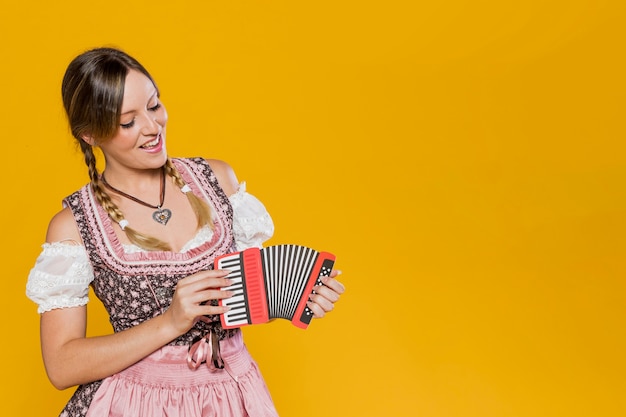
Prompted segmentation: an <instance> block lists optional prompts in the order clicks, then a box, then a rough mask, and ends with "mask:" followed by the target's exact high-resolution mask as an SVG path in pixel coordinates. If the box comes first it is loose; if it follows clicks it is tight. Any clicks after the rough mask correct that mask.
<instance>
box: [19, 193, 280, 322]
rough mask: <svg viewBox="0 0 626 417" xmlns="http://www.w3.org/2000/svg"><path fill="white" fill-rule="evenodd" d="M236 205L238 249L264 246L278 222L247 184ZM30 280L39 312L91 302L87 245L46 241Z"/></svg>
mask: <svg viewBox="0 0 626 417" xmlns="http://www.w3.org/2000/svg"><path fill="white" fill-rule="evenodd" d="M229 200H230V203H231V205H232V207H233V232H234V238H235V244H236V246H237V250H244V249H246V248H251V247H259V248H260V247H262V245H263V242H265V241H266V240H268V239H269V238H270V237H272V235H273V234H274V223H273V222H272V218H271V217H270V215H269V213H268V212H267V210H266V208H265V206H264V205H263V203H261V202H260V201H259V200H258V199H257V198H256V197H254V196H253V195H252V194H249V193H248V192H246V184H245V182H244V183H241V184H240V186H239V190H238V191H237V192H236V193H235V194H233V195H231V196H230V198H229ZM212 235H213V231H212V230H211V228H210V227H209V226H205V227H203V228H201V229H200V230H199V231H198V233H197V234H196V235H195V236H194V237H193V238H192V239H191V240H190V241H189V242H187V244H186V245H185V246H184V247H183V249H182V250H181V252H187V251H189V250H190V249H193V248H196V247H198V246H200V245H202V244H203V243H205V242H207V241H208V240H210V239H211V237H212ZM42 248H43V249H42V252H41V254H40V255H39V257H38V258H37V261H36V262H35V266H34V267H33V269H31V271H30V274H29V275H28V282H27V283H26V296H27V297H28V298H30V299H31V300H32V301H34V302H35V303H37V305H38V308H37V312H38V313H44V312H46V311H50V310H54V309H57V308H66V307H78V306H83V305H85V304H87V302H88V301H89V297H88V295H89V284H90V283H91V281H93V270H92V269H91V264H90V263H89V258H88V256H87V251H86V250H85V248H84V246H82V245H76V244H72V243H64V242H55V243H44V244H43V246H42ZM124 251H125V252H127V253H132V252H138V251H143V249H141V248H140V247H138V246H135V245H124Z"/></svg>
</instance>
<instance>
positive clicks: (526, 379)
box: [0, 0, 626, 417]
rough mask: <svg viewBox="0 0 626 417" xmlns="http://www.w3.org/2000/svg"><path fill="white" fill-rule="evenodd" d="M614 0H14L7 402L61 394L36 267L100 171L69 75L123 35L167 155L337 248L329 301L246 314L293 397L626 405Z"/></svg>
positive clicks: (445, 416)
mask: <svg viewBox="0 0 626 417" xmlns="http://www.w3.org/2000/svg"><path fill="white" fill-rule="evenodd" d="M7 3H11V5H8V4H7ZM625 4H626V3H624V2H623V1H622V0H526V1H514V2H511V1H501V0H479V1H476V0H473V1H469V0H442V1H417V0H415V1H409V0H405V1H399V0H388V1H379V2H373V1H363V0H362V1H352V0H348V1H328V0H318V1H314V2H313V1H305V2H302V1H285V0H280V1H270V0H267V1H257V0H249V1H241V0H230V1H215V0H209V1H199V0H198V1H179V2H159V1H124V2H121V1H109V2H105V3H102V2H85V1H76V0H68V1H64V2H62V3H59V2H43V1H42V2H8V1H5V2H3V3H2V5H0V35H1V38H2V42H0V59H1V65H0V117H1V120H2V123H1V124H0V127H1V130H0V137H1V150H2V154H3V159H2V166H3V169H2V176H1V177H0V181H1V182H2V183H1V188H0V190H1V192H2V195H3V197H2V204H0V224H1V227H2V229H1V230H2V231H3V238H2V241H1V245H2V248H1V249H0V253H1V254H2V255H1V256H2V265H3V271H4V272H3V274H2V280H3V282H4V284H3V285H2V300H1V301H0V317H1V319H2V323H3V324H2V333H3V342H2V343H1V344H0V353H1V355H0V357H2V378H1V384H2V385H1V390H0V395H1V396H2V401H1V402H0V403H1V404H2V412H1V414H3V415H7V416H21V415H33V416H34V415H37V416H54V415H57V413H58V411H59V410H60V408H61V407H62V405H63V404H64V403H65V401H66V400H67V398H68V397H69V395H70V394H71V391H70V390H68V391H64V392H58V391H56V390H55V389H54V388H53V387H52V386H51V385H50V384H49V382H48V381H47V379H46V377H45V374H44V371H43V367H42V363H41V359H40V353H39V346H38V343H39V342H38V340H39V339H38V316H37V314H36V312H35V306H34V305H33V304H32V303H31V302H30V301H28V300H27V299H26V298H25V296H24V286H25V281H26V276H27V274H28V271H29V269H30V267H31V266H32V264H33V262H34V260H35V257H36V256H37V254H38V252H39V245H40V243H42V241H43V238H44V232H45V228H46V225H47V222H48V220H49V218H50V217H51V216H52V214H53V213H54V212H56V210H58V209H59V207H60V200H61V198H62V197H63V196H65V195H67V194H69V193H70V192H72V191H74V190H75V189H76V188H78V187H79V186H81V185H82V184H83V183H85V182H86V180H87V175H86V170H85V168H84V166H83V164H82V161H81V157H80V155H79V154H78V153H77V152H76V151H75V150H74V146H73V143H72V141H71V138H70V137H69V135H68V133H67V127H66V122H65V120H64V115H63V112H62V107H61V103H60V94H59V89H60V88H59V86H60V81H61V77H62V74H63V71H64V69H65V66H66V65H67V63H68V62H69V60H70V59H71V58H73V57H74V56H75V55H76V54H77V53H79V52H82V51H83V50H84V49H87V48H90V47H93V46H100V45H115V46H119V47H122V48H124V49H126V50H127V51H128V52H130V53H131V54H133V55H135V56H136V57H137V58H139V59H140V61H142V62H143V63H144V64H145V65H146V66H147V67H148V68H149V69H150V70H151V72H152V73H153V75H154V76H155V78H156V80H157V81H158V83H159V85H160V87H161V90H162V93H163V94H162V99H163V101H164V103H165V104H166V105H167V108H168V111H169V114H170V123H169V126H168V140H169V143H168V146H169V150H170V153H171V154H172V155H174V156H196V155H202V156H206V157H216V158H222V159H225V160H227V161H229V162H230V163H231V165H233V167H234V168H235V170H236V172H237V173H238V176H239V178H240V179H241V180H246V181H247V182H248V189H249V190H250V191H251V192H253V193H254V194H256V195H257V196H258V197H260V198H261V199H262V200H263V201H264V202H265V203H266V205H267V207H268V208H269V210H270V211H271V213H272V214H273V217H274V220H275V223H276V226H277V229H276V235H275V237H274V238H273V239H272V240H271V241H270V243H301V244H306V245H310V246H313V247H316V248H318V249H323V250H329V251H332V252H335V253H336V254H337V256H338V264H337V265H338V267H339V268H341V269H343V271H344V275H343V278H342V279H343V281H344V282H345V284H346V286H347V288H348V292H347V293H346V295H345V297H344V299H343V300H342V301H341V302H340V303H339V304H338V305H337V309H336V311H334V312H333V313H332V314H330V316H329V317H328V319H324V320H322V321H317V322H314V323H313V325H312V326H311V327H310V328H309V330H307V331H305V332H303V331H301V330H299V329H296V328H295V327H292V326H291V325H289V324H288V323H286V322H285V323H283V322H279V323H273V324H270V325H265V326H258V327H254V328H248V329H246V331H245V334H246V337H247V343H248V346H249V348H250V350H251V351H252V352H253V354H254V356H255V357H256V358H257V360H258V362H259V363H260V366H261V369H262V371H263V372H264V375H265V377H266V379H267V383H268V385H269V387H270V389H271V391H272V393H273V396H274V399H275V402H276V405H277V407H278V409H279V411H280V412H281V413H282V415H283V416H299V417H307V416H316V417H317V416H329V417H335V416H336V417H343V416H380V417H386V416H396V417H403V416H427V417H474V416H476V417H491V416H493V417H503V416H506V417H522V416H524V417H526V416H528V417H530V416H532V417H537V416H545V417H555V416H568V417H573V416H584V417H590V416H603V417H604V416H623V415H626V395H624V393H625V392H626V359H625V358H624V356H625V354H624V352H626V337H625V327H626V326H625V325H626V320H625V301H626V295H625V294H626V284H625V279H624V272H625V270H626V268H625V261H624V259H625V257H624V252H625V251H626V238H625V236H626V220H625V218H626V217H625V212H626V152H625V151H626V149H625V148H626V147H625V146H624V125H625V124H624V120H625V118H624V115H623V113H624V106H625V103H626V85H625V82H624V79H625V76H626V71H625V70H626V65H625V62H626V60H625V59H624V56H625V52H624V45H625V41H626V29H624V27H625V25H624V21H625V18H626V6H625ZM108 329H109V326H108V323H107V321H106V317H105V316H104V315H103V313H102V310H101V308H100V307H99V306H98V305H97V303H96V302H94V303H92V305H91V306H90V333H91V334H98V333H100V332H106V331H108Z"/></svg>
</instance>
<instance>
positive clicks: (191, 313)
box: [40, 209, 230, 389]
mask: <svg viewBox="0 0 626 417" xmlns="http://www.w3.org/2000/svg"><path fill="white" fill-rule="evenodd" d="M46 241H47V242H61V241H74V242H76V243H77V244H78V242H80V235H79V233H78V229H77V227H76V223H75V222H74V218H73V216H72V213H71V212H70V211H69V209H64V210H63V211H61V212H60V213H59V214H57V215H56V216H55V217H54V218H53V219H52V221H51V222H50V226H49V228H48V234H47V237H46ZM226 275H227V273H226V272H224V271H202V272H199V273H197V274H194V275H191V276H189V277H186V278H184V279H182V280H180V281H179V282H178V284H177V286H176V291H175V292H174V297H173V300H172V304H171V305H170V308H169V309H168V310H167V311H165V313H164V314H162V315H159V316H157V317H154V318H152V319H150V320H147V321H145V322H143V323H141V324H139V325H137V326H135V327H133V328H130V329H128V330H125V331H122V332H118V333H114V334H110V335H106V336H98V337H89V338H88V337H86V326H87V308H86V307H85V306H82V307H72V308H61V309H55V310H52V311H48V312H45V313H43V314H42V316H41V322H40V323H41V347H42V355H43V360H44V364H45V367H46V371H47V373H48V377H49V379H50V381H51V382H52V384H53V385H54V386H55V387H56V388H58V389H65V388H68V387H71V386H74V385H78V384H83V383H87V382H91V381H96V380H99V379H102V378H104V377H107V376H110V375H113V374H114V373H116V372H119V371H121V370H123V369H125V368H127V367H128V366H130V365H132V364H134V363H136V362H137V361H139V360H141V359H143V358H144V357H146V356H147V355H149V354H150V353H152V352H154V351H155V350H157V349H159V348H160V347H162V346H164V345H166V344H167V343H169V342H170V341H172V340H173V339H175V338H176V337H178V336H180V335H182V334H184V333H186V332H187V331H188V330H189V329H190V328H191V327H192V326H193V325H194V323H195V322H196V320H201V319H203V317H204V316H205V315H212V314H221V313H224V312H225V311H227V308H225V307H219V306H211V305H208V303H207V304H206V305H202V304H203V303H204V302H205V301H207V300H212V299H219V298H225V297H228V296H230V293H229V292H227V291H219V290H218V288H220V287H227V286H229V285H230V280H228V279H227V278H225V276H226Z"/></svg>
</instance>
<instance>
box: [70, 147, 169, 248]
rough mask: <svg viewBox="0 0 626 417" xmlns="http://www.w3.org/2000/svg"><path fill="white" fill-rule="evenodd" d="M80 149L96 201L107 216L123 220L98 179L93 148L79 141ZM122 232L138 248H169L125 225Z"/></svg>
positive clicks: (119, 222) (114, 219)
mask: <svg viewBox="0 0 626 417" xmlns="http://www.w3.org/2000/svg"><path fill="white" fill-rule="evenodd" d="M80 146H81V149H82V151H83V154H84V155H85V163H86V164H87V167H88V169H89V178H90V179H91V187H92V189H93V191H94V194H95V196H96V199H97V200H98V203H100V205H101V206H102V208H104V210H105V211H106V212H107V213H108V215H109V217H111V219H113V221H115V222H116V223H118V224H121V222H122V221H123V220H124V214H123V213H122V211H121V210H120V209H119V207H117V205H116V204H115V203H114V202H113V200H111V197H110V196H109V194H108V193H107V192H106V191H105V189H104V187H103V186H102V183H101V181H100V174H99V173H98V169H97V168H96V156H95V155H94V153H93V149H92V147H91V146H90V145H89V144H86V143H85V142H83V141H81V145H80ZM122 230H123V231H124V233H126V236H127V237H128V240H129V241H130V242H131V243H132V244H134V245H137V246H139V247H140V248H143V249H147V250H163V251H168V250H170V249H171V248H170V246H169V245H168V244H167V243H165V242H163V241H162V240H159V239H157V238H154V237H150V236H147V235H144V234H142V233H139V232H138V231H136V230H135V229H133V228H131V227H129V226H125V227H124V228H123V229H122Z"/></svg>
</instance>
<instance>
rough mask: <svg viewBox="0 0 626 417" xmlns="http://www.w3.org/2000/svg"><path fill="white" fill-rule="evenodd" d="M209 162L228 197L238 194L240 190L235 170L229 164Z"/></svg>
mask: <svg viewBox="0 0 626 417" xmlns="http://www.w3.org/2000/svg"><path fill="white" fill-rule="evenodd" d="M207 162H208V163H209V165H210V166H211V169H212V170H213V172H214V173H215V176H216V177H217V181H218V182H219V184H220V186H221V187H222V189H223V190H224V192H225V193H226V195H228V196H230V195H232V194H234V193H236V192H237V190H238V189H239V181H238V180H237V176H236V175H235V171H234V170H233V168H232V167H231V166H230V165H229V164H228V163H227V162H225V161H221V160H219V159H207Z"/></svg>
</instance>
